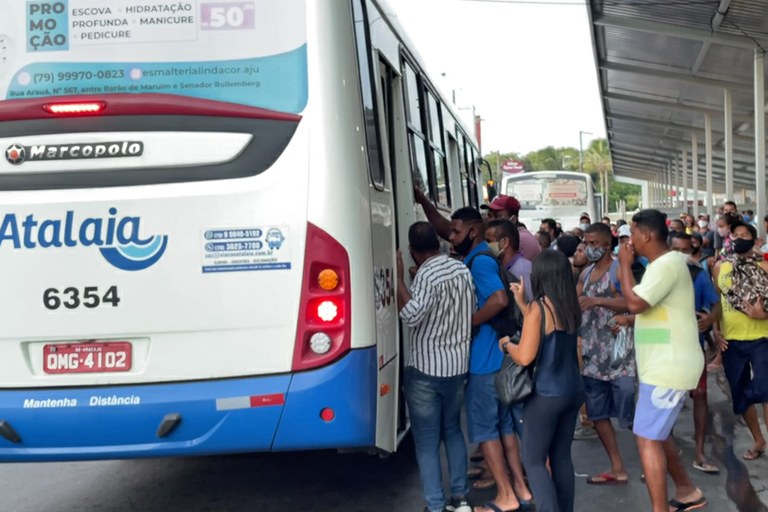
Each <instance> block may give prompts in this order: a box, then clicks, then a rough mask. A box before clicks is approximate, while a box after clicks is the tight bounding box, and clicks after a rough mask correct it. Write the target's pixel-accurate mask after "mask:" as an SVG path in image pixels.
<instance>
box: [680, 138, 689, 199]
mask: <svg viewBox="0 0 768 512" xmlns="http://www.w3.org/2000/svg"><path fill="white" fill-rule="evenodd" d="M681 170H682V171H683V175H682V178H683V209H684V210H685V211H686V212H687V211H688V150H686V149H684V150H683V168H682V169H681Z"/></svg>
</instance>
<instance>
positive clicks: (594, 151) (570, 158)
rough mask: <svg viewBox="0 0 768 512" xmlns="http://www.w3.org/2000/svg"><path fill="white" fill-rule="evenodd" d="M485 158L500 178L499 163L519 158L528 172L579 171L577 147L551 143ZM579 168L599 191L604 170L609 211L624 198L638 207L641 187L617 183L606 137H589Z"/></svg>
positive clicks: (633, 206)
mask: <svg viewBox="0 0 768 512" xmlns="http://www.w3.org/2000/svg"><path fill="white" fill-rule="evenodd" d="M484 158H485V159H486V160H487V161H488V163H490V165H491V169H493V170H494V174H495V175H496V176H499V177H500V175H501V171H500V169H501V165H502V164H503V163H504V162H506V161H507V160H518V161H521V162H523V163H525V170H526V171H528V172H535V171H558V170H565V171H578V170H579V149H578V148H571V147H562V148H556V147H554V146H547V147H545V148H541V149H538V150H536V151H531V152H529V153H526V154H525V155H523V154H521V153H517V152H514V151H513V152H510V153H502V154H499V153H491V154H490V155H486V156H485V157H484ZM582 168H583V170H584V172H588V173H589V174H591V175H592V179H593V181H594V182H595V186H596V188H597V190H598V191H601V189H602V187H601V181H600V174H601V173H607V175H608V193H609V204H610V205H611V210H614V209H615V208H616V203H617V202H618V201H620V200H624V201H626V203H627V210H634V209H636V208H637V207H638V206H639V204H640V197H641V194H642V192H641V189H640V186H638V185H629V184H627V183H619V182H617V181H616V180H615V179H614V176H613V167H612V162H611V153H610V151H609V149H608V141H607V140H606V139H595V140H592V141H591V142H590V143H589V145H588V146H587V147H586V148H585V149H584V154H583V161H582Z"/></svg>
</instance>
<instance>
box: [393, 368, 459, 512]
mask: <svg viewBox="0 0 768 512" xmlns="http://www.w3.org/2000/svg"><path fill="white" fill-rule="evenodd" d="M466 380H467V376H466V375H458V376H456V377H445V378H441V377H431V376H429V375H427V374H425V373H422V372H420V371H419V370H417V369H415V368H413V367H408V368H406V369H405V401H406V403H407V404H408V412H409V414H410V419H411V429H412V430H413V440H414V442H415V445H416V460H417V462H418V463H419V472H420V473H421V482H422V485H423V487H424V499H425V500H426V501H427V507H428V508H429V510H430V511H442V510H443V508H444V507H445V496H444V494H443V474H442V470H441V467H440V442H441V441H444V442H445V452H446V455H447V457H448V471H449V472H450V476H451V495H452V496H466V495H467V494H468V492H469V488H468V487H467V445H466V442H465V441H464V433H463V432H462V431H461V407H462V403H463V402H464V385H465V382H466Z"/></svg>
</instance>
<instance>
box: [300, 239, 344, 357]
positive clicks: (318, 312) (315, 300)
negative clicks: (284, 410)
mask: <svg viewBox="0 0 768 512" xmlns="http://www.w3.org/2000/svg"><path fill="white" fill-rule="evenodd" d="M349 272H350V270H349V255H348V254H347V251H346V250H345V249H344V247H343V246H342V245H341V244H340V243H339V242H337V241H336V240H335V239H334V238H333V237H331V236H330V235H329V234H328V233H326V232H325V231H323V230H321V229H320V228H318V227H317V226H314V225H312V224H308V225H307V247H306V249H305V256H304V276H303V280H302V290H301V305H300V308H301V309H300V311H299V322H298V330H297V332H296V346H295V349H294V353H293V370H294V371H301V370H308V369H311V368H317V367H319V366H323V365H326V364H328V363H330V362H332V361H334V360H336V359H338V358H339V357H341V356H342V355H344V354H346V353H347V352H348V351H349V349H350V333H351V331H350V302H351V292H350V287H349Z"/></svg>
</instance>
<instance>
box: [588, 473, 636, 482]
mask: <svg viewBox="0 0 768 512" xmlns="http://www.w3.org/2000/svg"><path fill="white" fill-rule="evenodd" d="M587 483H588V484H590V485H627V484H628V483H629V479H628V478H627V479H625V480H619V479H618V478H616V477H615V476H613V475H612V474H610V473H600V474H599V475H595V476H591V477H589V478H587Z"/></svg>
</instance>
